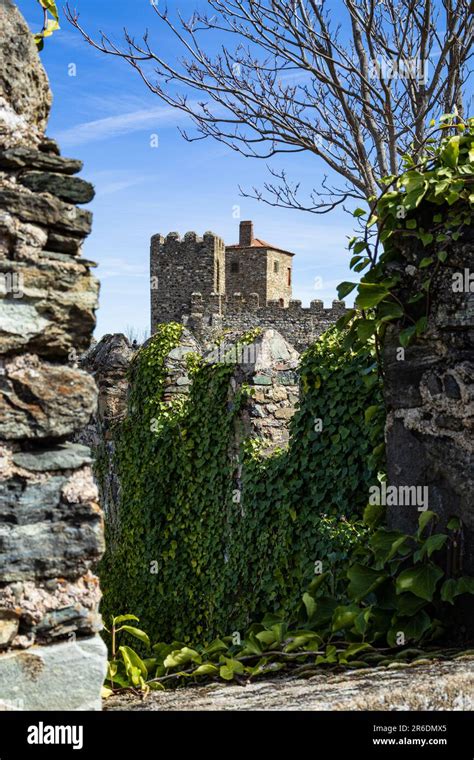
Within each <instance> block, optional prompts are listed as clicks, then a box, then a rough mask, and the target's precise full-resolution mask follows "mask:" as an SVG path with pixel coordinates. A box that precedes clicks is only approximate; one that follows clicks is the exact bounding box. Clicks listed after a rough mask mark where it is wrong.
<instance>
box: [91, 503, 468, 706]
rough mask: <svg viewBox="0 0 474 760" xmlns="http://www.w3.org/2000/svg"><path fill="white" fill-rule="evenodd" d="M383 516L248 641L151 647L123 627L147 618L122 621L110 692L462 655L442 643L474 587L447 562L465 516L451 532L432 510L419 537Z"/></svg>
mask: <svg viewBox="0 0 474 760" xmlns="http://www.w3.org/2000/svg"><path fill="white" fill-rule="evenodd" d="M382 514H383V512H382V510H381V509H380V508H377V507H375V508H374V507H369V508H367V510H366V513H365V520H366V523H367V528H368V530H369V531H370V534H369V535H368V540H367V541H366V542H364V544H359V545H358V546H357V547H355V548H354V551H353V555H352V557H351V558H350V559H348V560H347V561H346V562H344V563H343V565H341V566H339V567H337V568H334V567H333V566H330V569H329V570H326V571H324V572H319V573H318V574H315V575H314V577H313V580H312V582H311V583H310V585H309V587H308V589H307V591H306V592H305V594H304V595H303V598H302V601H301V604H300V605H297V606H295V608H294V609H293V610H292V614H291V615H290V616H288V617H285V616H284V615H283V614H282V613H277V614H275V613H271V614H267V615H266V616H265V617H264V618H263V620H262V621H261V622H260V623H253V624H252V625H250V626H249V627H248V629H247V630H246V631H245V633H244V634H243V635H242V638H240V637H238V638H236V637H235V635H234V636H224V637H220V638H217V639H215V640H214V641H212V642H209V643H208V644H201V643H200V644H196V645H193V646H188V645H185V644H183V642H179V641H169V642H167V643H163V642H161V643H158V644H155V645H154V646H153V647H151V645H150V641H149V639H148V637H147V636H146V634H145V633H144V632H143V631H141V630H140V629H137V628H134V627H130V626H129V625H123V623H124V622H128V621H129V619H131V620H133V621H137V622H138V618H136V617H134V616H133V615H127V616H120V617H118V618H114V619H113V620H112V626H111V630H110V633H111V636H112V642H113V644H112V648H111V652H112V655H111V661H110V663H109V669H108V673H107V681H106V684H107V691H106V695H107V694H110V693H111V692H112V691H113V690H114V689H117V688H129V687H135V688H137V687H138V688H141V689H142V690H145V691H147V690H149V689H163V688H167V687H172V686H176V685H178V684H181V683H186V682H190V681H191V682H200V681H203V680H209V679H223V680H225V681H232V680H237V681H239V682H248V681H250V680H253V679H255V678H258V677H262V676H267V677H268V675H271V674H273V673H275V672H278V671H281V670H286V671H288V672H291V673H292V674H294V675H297V676H299V677H304V676H310V675H313V674H314V673H315V672H317V671H318V669H320V668H321V667H322V666H323V667H338V666H339V667H340V666H350V667H351V668H360V667H369V666H374V665H378V666H380V665H391V664H392V663H402V662H404V661H405V662H407V661H411V660H418V661H419V660H425V661H426V659H427V658H430V657H435V658H438V659H439V658H442V659H446V658H449V657H451V656H456V655H459V654H460V652H459V650H456V649H455V648H454V649H453V648H451V649H447V648H440V645H439V640H440V637H441V636H442V635H443V633H444V632H445V630H446V628H447V627H449V624H450V623H449V619H450V617H452V610H453V607H454V605H455V603H456V600H457V599H458V597H463V596H465V595H472V594H474V578H471V577H467V576H457V577H450V575H449V573H448V572H447V571H446V568H445V567H444V566H442V564H443V563H441V564H439V563H438V562H437V560H439V559H440V558H441V554H440V552H441V550H443V549H445V550H446V549H447V550H448V552H449V551H450V550H451V549H452V548H453V546H454V545H455V544H456V541H457V540H458V535H457V534H458V531H459V527H460V526H459V521H458V520H456V519H452V520H451V521H450V522H449V523H448V526H447V532H445V533H436V532H434V531H433V530H432V529H433V527H434V525H435V522H436V519H437V516H436V515H435V514H434V513H433V512H430V511H426V512H423V513H422V514H421V515H420V518H419V526H418V530H417V532H416V534H415V535H409V534H405V533H402V532H400V531H395V530H387V529H386V528H384V527H380V526H378V525H377V523H378V522H380V519H381V517H382ZM118 624H119V627H117V625H118ZM122 631H125V632H128V633H130V635H131V636H132V637H134V638H135V639H139V640H140V641H141V642H142V643H144V644H145V655H144V656H143V658H142V657H140V656H139V655H138V654H137V653H136V652H135V650H133V649H132V648H131V647H129V646H126V645H125V646H124V645H122V646H120V647H119V649H117V648H116V645H115V641H116V637H117V635H118V633H120V632H122ZM436 642H438V644H437V645H436ZM421 646H422V647H423V649H420V647H421ZM462 656H466V652H463V653H462Z"/></svg>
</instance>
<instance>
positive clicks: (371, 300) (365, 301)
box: [356, 282, 390, 309]
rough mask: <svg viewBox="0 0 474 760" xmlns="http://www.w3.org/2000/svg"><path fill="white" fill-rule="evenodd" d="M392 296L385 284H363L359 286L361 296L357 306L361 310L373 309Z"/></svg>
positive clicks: (358, 297)
mask: <svg viewBox="0 0 474 760" xmlns="http://www.w3.org/2000/svg"><path fill="white" fill-rule="evenodd" d="M389 294H390V291H389V290H388V288H387V287H386V285H383V284H376V283H373V282H361V283H360V284H359V294H358V296H357V299H356V303H357V306H358V307H359V308H360V309H371V308H373V307H374V306H377V304H379V303H380V301H383V299H384V298H386V297H387V296H388V295H389Z"/></svg>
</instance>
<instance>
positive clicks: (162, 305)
mask: <svg viewBox="0 0 474 760" xmlns="http://www.w3.org/2000/svg"><path fill="white" fill-rule="evenodd" d="M150 275H151V329H152V332H154V331H155V329H156V325H157V324H160V323H161V322H180V321H181V320H182V317H183V315H185V314H189V313H190V310H191V296H192V294H193V293H196V292H198V293H201V295H202V297H203V301H204V302H206V301H208V300H209V297H210V296H211V294H215V293H217V294H221V295H223V294H224V293H225V247H224V241H223V240H222V239H221V238H220V237H218V236H217V235H215V234H214V233H213V232H206V233H204V235H203V237H202V238H201V237H198V235H197V234H196V233H195V232H187V233H186V234H185V235H184V238H183V239H181V237H180V235H179V233H177V232H170V233H169V235H167V236H166V238H165V237H163V235H159V234H158V235H153V237H152V239H151V251H150Z"/></svg>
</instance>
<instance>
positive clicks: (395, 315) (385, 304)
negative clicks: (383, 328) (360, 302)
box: [377, 301, 404, 322]
mask: <svg viewBox="0 0 474 760" xmlns="http://www.w3.org/2000/svg"><path fill="white" fill-rule="evenodd" d="M403 314H404V311H403V307H402V306H401V304H399V303H395V301H382V302H381V303H379V305H378V307H377V319H380V320H381V321H382V322H389V321H390V320H391V319H400V318H401V317H403Z"/></svg>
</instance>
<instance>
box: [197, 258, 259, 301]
mask: <svg viewBox="0 0 474 760" xmlns="http://www.w3.org/2000/svg"><path fill="white" fill-rule="evenodd" d="M234 267H237V271H233V270H234ZM195 290H196V291H197V292H199V288H195ZM225 292H226V293H227V295H228V296H229V295H233V294H234V293H240V294H241V295H242V296H243V297H244V298H247V297H248V296H249V295H250V293H257V295H258V298H259V300H260V303H266V301H267V253H266V251H265V249H262V248H252V247H249V248H241V247H229V248H227V249H226V256H225Z"/></svg>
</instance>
